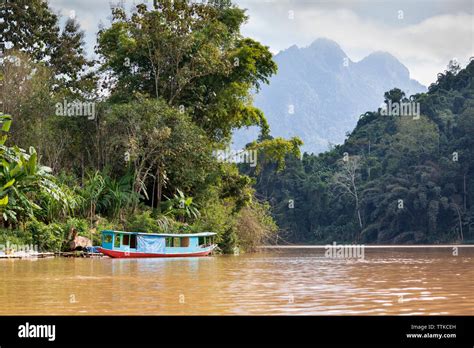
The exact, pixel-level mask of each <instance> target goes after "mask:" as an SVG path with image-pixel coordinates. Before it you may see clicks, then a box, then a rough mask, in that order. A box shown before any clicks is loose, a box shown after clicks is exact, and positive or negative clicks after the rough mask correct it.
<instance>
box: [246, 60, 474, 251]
mask: <svg viewBox="0 0 474 348" xmlns="http://www.w3.org/2000/svg"><path fill="white" fill-rule="evenodd" d="M473 77H474V61H471V62H470V64H469V65H468V66H467V67H466V68H464V69H461V68H460V67H459V66H458V65H457V64H450V65H449V66H448V70H447V71H445V72H444V73H442V74H439V75H438V80H437V82H436V83H434V84H432V85H431V86H430V87H429V90H428V92H427V93H421V94H416V95H413V96H411V97H409V98H407V97H405V96H404V94H403V93H402V92H401V91H400V90H398V89H394V90H391V91H389V92H387V93H385V103H386V105H387V107H393V105H396V104H397V103H399V104H404V103H405V104H407V103H408V104H409V103H415V104H411V105H414V106H416V105H418V106H419V107H420V109H419V111H420V113H419V114H416V113H412V114H406V115H404V116H398V115H388V114H387V112H386V108H381V109H378V110H377V111H370V112H366V113H365V114H363V115H361V116H360V119H359V121H358V123H357V126H356V128H355V129H354V130H353V131H352V133H351V134H350V135H349V136H348V138H347V139H346V141H345V142H344V144H343V145H340V146H336V147H335V148H333V149H332V150H331V151H328V152H325V153H322V154H320V155H319V156H313V155H307V154H304V156H303V157H302V159H298V158H296V157H294V156H292V157H290V158H288V159H287V165H286V167H285V169H283V170H281V171H278V168H277V167H276V165H275V164H271V163H270V162H268V161H267V162H265V158H264V156H263V157H262V158H259V159H261V162H264V163H267V164H262V165H261V167H260V168H257V170H252V174H253V175H254V176H255V177H256V181H257V184H256V187H257V192H258V194H259V195H260V197H262V198H264V199H268V200H269V201H270V202H271V205H272V207H273V209H274V216H275V218H276V220H277V223H278V225H279V226H280V228H281V229H282V232H281V234H280V235H281V237H282V239H283V240H282V241H281V242H282V243H283V242H284V241H287V242H293V243H301V242H304V243H326V242H332V241H337V242H363V243H380V244H381V243H384V244H387V243H402V244H404V243H407V244H408V243H443V242H462V241H467V240H473V239H474V136H473V135H474V84H473ZM416 103H419V104H416ZM390 110H392V109H390ZM392 111H393V110H392Z"/></svg>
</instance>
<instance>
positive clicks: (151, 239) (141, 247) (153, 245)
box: [137, 235, 165, 253]
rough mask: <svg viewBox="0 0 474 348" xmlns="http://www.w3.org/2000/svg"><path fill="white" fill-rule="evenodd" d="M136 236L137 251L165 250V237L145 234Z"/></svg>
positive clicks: (153, 251) (152, 251)
mask: <svg viewBox="0 0 474 348" xmlns="http://www.w3.org/2000/svg"><path fill="white" fill-rule="evenodd" d="M137 237H138V238H137V242H138V248H137V251H139V252H143V253H162V252H164V251H165V238H159V237H156V236H146V235H138V236H137Z"/></svg>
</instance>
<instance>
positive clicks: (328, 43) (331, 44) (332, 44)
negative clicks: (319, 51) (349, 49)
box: [308, 37, 342, 51]
mask: <svg viewBox="0 0 474 348" xmlns="http://www.w3.org/2000/svg"><path fill="white" fill-rule="evenodd" d="M308 47H310V48H335V49H338V50H341V51H342V49H341V46H339V44H338V43H337V42H336V41H333V40H331V39H327V38H324V37H320V38H317V39H316V40H314V41H313V42H312V43H311V44H310V45H309V46H308Z"/></svg>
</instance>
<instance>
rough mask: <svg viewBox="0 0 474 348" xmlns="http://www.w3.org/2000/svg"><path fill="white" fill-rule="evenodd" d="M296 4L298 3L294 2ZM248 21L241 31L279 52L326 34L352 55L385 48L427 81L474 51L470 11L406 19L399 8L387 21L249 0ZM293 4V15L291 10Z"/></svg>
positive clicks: (358, 56) (350, 12) (348, 11)
mask: <svg viewBox="0 0 474 348" xmlns="http://www.w3.org/2000/svg"><path fill="white" fill-rule="evenodd" d="M293 5H294V4H293ZM244 7H246V8H248V9H249V10H248V15H249V16H250V20H249V22H248V23H247V24H246V26H245V28H244V30H243V32H244V34H245V35H248V36H254V37H258V39H260V40H261V41H262V42H263V43H264V44H266V45H269V46H270V48H271V49H272V51H273V52H278V51H280V50H282V49H285V48H287V47H289V46H291V45H293V44H297V45H298V46H307V45H309V44H310V43H311V42H312V41H314V40H315V39H316V38H319V37H326V38H329V39H332V40H334V41H336V42H338V43H339V44H340V46H341V47H342V49H343V50H344V51H345V52H346V53H347V55H348V56H349V57H350V58H351V59H352V60H356V61H357V60H360V59H362V58H363V57H364V56H366V55H368V54H370V53H371V52H373V51H380V50H381V51H387V52H389V53H391V54H393V55H394V56H395V57H397V58H398V59H399V60H400V61H401V62H402V63H403V64H405V65H406V66H407V67H408V69H409V70H410V73H411V76H412V78H415V79H417V80H419V81H420V82H421V83H423V84H425V85H429V84H430V83H432V82H434V81H435V79H436V75H437V73H439V72H441V71H443V70H444V69H445V68H446V65H447V64H448V62H449V60H450V59H453V58H457V60H458V61H459V62H460V63H461V64H463V65H464V64H466V63H467V61H468V59H469V57H471V56H474V48H473V45H474V40H473V23H474V16H473V15H472V14H469V13H467V12H463V11H459V12H456V13H449V14H440V15H435V16H432V17H428V18H425V19H422V20H420V21H418V22H415V23H413V22H412V23H406V22H405V19H406V13H404V17H405V18H404V19H398V11H392V12H391V13H389V14H388V15H390V16H391V17H393V18H389V19H391V21H388V20H387V22H389V23H390V24H385V23H384V21H383V20H381V18H378V17H373V18H368V16H367V15H365V16H363V17H362V16H361V15H359V14H357V13H356V12H355V11H353V10H351V9H347V8H340V9H333V8H327V7H322V6H318V3H315V5H314V6H308V5H306V6H304V7H297V6H290V5H288V4H284V3H280V4H278V3H274V4H272V6H269V5H268V4H266V5H265V4H259V5H257V4H255V3H252V2H251V3H246V4H245V5H244ZM292 7H293V9H292V11H293V13H294V19H290V18H289V16H288V14H289V13H288V11H290V9H291V8H292Z"/></svg>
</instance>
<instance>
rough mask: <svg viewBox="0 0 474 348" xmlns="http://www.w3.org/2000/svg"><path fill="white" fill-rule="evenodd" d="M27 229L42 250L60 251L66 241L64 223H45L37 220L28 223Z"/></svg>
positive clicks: (35, 243) (34, 242) (33, 241)
mask: <svg viewBox="0 0 474 348" xmlns="http://www.w3.org/2000/svg"><path fill="white" fill-rule="evenodd" d="M25 231H26V232H28V233H30V234H31V238H32V243H33V244H34V245H37V246H38V249H39V250H40V251H60V250H61V246H62V244H63V241H64V225H61V224H58V223H53V224H49V225H47V224H45V223H43V222H40V221H37V220H31V221H29V222H27V223H26V228H25Z"/></svg>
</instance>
